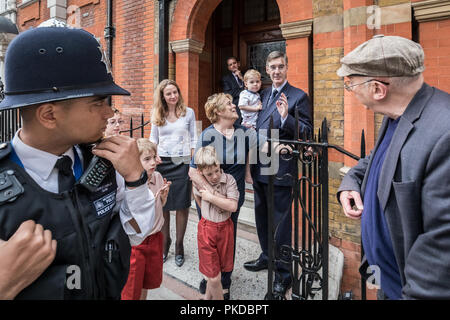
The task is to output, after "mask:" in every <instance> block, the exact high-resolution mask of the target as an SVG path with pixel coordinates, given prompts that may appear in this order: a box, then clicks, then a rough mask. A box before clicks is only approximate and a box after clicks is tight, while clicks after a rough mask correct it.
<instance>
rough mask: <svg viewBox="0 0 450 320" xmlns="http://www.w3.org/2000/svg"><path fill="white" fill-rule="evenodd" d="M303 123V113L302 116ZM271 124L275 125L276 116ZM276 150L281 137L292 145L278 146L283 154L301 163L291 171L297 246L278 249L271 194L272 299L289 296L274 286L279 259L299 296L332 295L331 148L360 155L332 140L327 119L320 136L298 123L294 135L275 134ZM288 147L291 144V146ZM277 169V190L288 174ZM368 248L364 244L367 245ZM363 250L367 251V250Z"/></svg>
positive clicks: (271, 182)
mask: <svg viewBox="0 0 450 320" xmlns="http://www.w3.org/2000/svg"><path fill="white" fill-rule="evenodd" d="M296 123H298V119H296ZM270 128H271V129H272V128H273V119H271V123H270ZM270 131H271V130H269V139H268V140H269V146H270V150H271V151H270V154H271V155H272V156H273V157H278V156H279V155H278V154H275V152H274V148H273V145H274V144H275V143H281V144H285V145H289V146H290V148H291V149H292V151H291V150H289V152H285V154H283V151H282V150H281V151H278V152H279V153H281V155H280V156H281V157H284V158H285V159H286V158H287V157H289V158H291V157H292V158H293V159H292V161H294V162H295V163H296V164H297V165H295V166H294V170H293V172H292V173H290V174H288V176H289V177H290V178H291V180H292V191H293V195H292V198H293V200H292V210H293V211H292V213H293V234H294V239H293V243H292V245H291V246H282V247H281V248H278V249H276V248H277V247H276V244H275V241H274V239H275V232H276V230H277V226H274V220H273V208H274V199H273V197H270V198H269V199H268V208H269V217H268V228H269V235H268V238H269V252H268V254H269V262H268V269H269V270H268V284H267V288H268V291H267V295H266V298H267V299H279V300H282V299H286V297H285V296H280V295H278V294H277V293H275V292H273V273H274V266H275V263H276V262H278V263H285V264H286V265H288V266H289V269H290V270H291V277H292V295H291V298H292V299H293V300H307V299H313V298H314V297H315V295H316V294H318V293H321V298H322V299H323V300H327V299H328V273H329V272H328V270H329V266H328V256H329V251H328V245H329V243H328V235H329V226H328V197H329V190H328V149H329V148H332V149H335V150H337V151H339V152H341V153H343V154H345V155H346V156H349V157H351V158H353V159H355V160H359V159H360V157H358V156H356V155H354V154H352V153H350V152H348V151H346V150H344V149H342V148H341V147H339V146H336V145H332V144H329V143H328V127H327V120H326V119H324V120H323V122H322V126H321V129H320V130H319V132H318V134H317V135H316V136H314V137H312V136H306V135H304V134H300V133H299V130H298V128H296V130H295V133H294V136H295V137H297V138H296V139H294V140H282V139H274V138H272V137H271V136H270ZM364 144H365V142H364V131H363V132H362V140H361V155H362V156H364V153H365V146H364ZM285 150H288V149H285ZM282 178H283V177H277V176H276V175H271V176H269V186H268V188H269V194H272V195H273V194H274V193H273V190H274V181H275V179H282ZM361 248H362V246H361ZM362 255H363V252H362V253H361V256H362ZM361 290H362V298H363V299H365V282H364V281H361Z"/></svg>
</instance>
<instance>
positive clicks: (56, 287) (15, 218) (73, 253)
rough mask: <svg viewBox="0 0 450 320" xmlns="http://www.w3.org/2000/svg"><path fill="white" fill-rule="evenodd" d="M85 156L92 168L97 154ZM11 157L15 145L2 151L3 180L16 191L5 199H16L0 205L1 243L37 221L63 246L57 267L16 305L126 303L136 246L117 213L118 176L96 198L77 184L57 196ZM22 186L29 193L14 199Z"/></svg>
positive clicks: (0, 172) (106, 181)
mask: <svg viewBox="0 0 450 320" xmlns="http://www.w3.org/2000/svg"><path fill="white" fill-rule="evenodd" d="M81 150H82V154H83V160H84V168H86V167H87V166H88V163H89V161H90V160H91V158H92V153H91V152H90V151H89V150H87V149H84V148H82V149H81ZM11 151H12V148H11V146H10V144H8V145H7V146H6V147H5V148H3V149H2V150H0V177H1V176H2V175H3V177H11V179H9V180H8V181H9V184H10V186H9V188H10V189H8V188H3V190H0V193H2V194H3V195H5V194H6V195H8V192H9V194H11V198H10V199H7V200H5V199H4V198H5V197H3V198H2V199H3V201H2V202H0V239H3V240H8V239H9V238H10V237H11V236H12V235H13V234H14V232H15V231H16V230H17V229H18V227H19V226H20V224H21V223H22V222H24V221H26V220H34V221H35V222H36V223H39V224H41V225H42V226H43V227H44V229H48V230H50V231H51V232H52V237H53V239H55V240H56V241H57V251H56V256H55V259H54V261H53V262H52V264H51V265H50V266H49V267H48V268H47V269H46V270H45V271H44V273H43V274H42V275H41V276H40V277H39V278H38V279H37V280H36V281H35V282H33V283H32V284H31V285H30V286H28V287H27V288H25V289H24V290H23V291H22V292H20V293H19V295H18V296H17V297H16V299H52V300H55V299H70V300H72V299H120V294H121V290H122V288H123V286H124V285H125V283H126V281H127V277H128V271H129V263H130V260H129V259H130V252H131V246H130V242H129V239H128V236H127V235H126V234H125V232H124V230H123V227H122V225H121V222H120V218H119V213H118V210H115V212H113V208H114V206H115V204H116V192H117V182H116V174H115V171H114V170H112V171H111V172H110V173H109V174H108V176H106V177H105V179H104V180H103V181H102V183H101V184H100V186H99V187H98V188H97V189H96V191H95V192H90V191H89V190H87V189H86V188H84V187H83V186H81V185H80V184H78V183H77V184H75V186H74V187H73V188H72V190H70V191H68V192H63V193H61V194H56V193H51V192H48V191H46V190H44V189H43V188H41V187H40V186H39V185H38V184H37V183H36V182H35V181H34V180H33V179H32V178H31V177H30V176H29V175H28V174H27V173H26V171H25V169H23V168H22V167H21V166H20V165H19V164H17V163H16V162H14V161H12V160H11V157H10V154H11ZM14 179H17V180H14ZM4 180H5V179H4ZM5 181H6V180H5ZM17 184H20V185H21V186H22V187H23V189H22V192H16V193H14V192H15V191H17V190H20V188H19V187H20V186H17ZM14 187H15V189H14ZM0 189H1V186H0ZM8 190H9V191H8ZM11 190H13V191H11ZM15 194H17V195H15Z"/></svg>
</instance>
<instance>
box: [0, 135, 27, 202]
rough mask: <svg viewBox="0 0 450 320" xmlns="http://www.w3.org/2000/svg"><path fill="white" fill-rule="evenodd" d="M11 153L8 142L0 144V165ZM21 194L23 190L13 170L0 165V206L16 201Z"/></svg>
mask: <svg viewBox="0 0 450 320" xmlns="http://www.w3.org/2000/svg"><path fill="white" fill-rule="evenodd" d="M11 151H12V148H11V144H10V143H9V142H8V143H6V142H3V143H0V163H1V162H2V160H3V159H6V158H7V157H8V156H9V155H10V153H11ZM23 192H24V188H23V186H22V184H21V183H20V182H19V180H17V178H16V177H15V175H14V170H11V169H8V168H4V167H3V165H0V205H2V204H3V203H6V202H12V201H14V200H16V199H17V197H18V196H19V195H21V194H22V193H23Z"/></svg>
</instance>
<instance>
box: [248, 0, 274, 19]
mask: <svg viewBox="0 0 450 320" xmlns="http://www.w3.org/2000/svg"><path fill="white" fill-rule="evenodd" d="M277 19H280V13H279V11H278V5H277V3H276V0H245V2H244V24H246V25H249V24H254V23H261V22H267V21H272V20H277Z"/></svg>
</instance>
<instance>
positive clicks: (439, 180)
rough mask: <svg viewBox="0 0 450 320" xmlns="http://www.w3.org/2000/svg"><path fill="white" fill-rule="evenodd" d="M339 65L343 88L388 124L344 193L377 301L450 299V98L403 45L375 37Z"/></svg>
mask: <svg viewBox="0 0 450 320" xmlns="http://www.w3.org/2000/svg"><path fill="white" fill-rule="evenodd" d="M341 63H342V67H341V68H340V69H339V70H338V71H337V74H338V75H339V76H341V77H345V78H346V81H345V82H344V83H345V88H346V89H347V90H348V91H351V92H353V94H354V95H355V97H356V98H357V99H358V100H359V101H360V102H361V103H362V104H363V105H364V106H365V107H366V108H369V109H371V110H373V111H374V112H379V113H381V114H383V115H384V116H385V117H384V120H383V124H382V126H381V129H380V134H379V137H378V139H377V142H376V145H375V148H374V149H373V150H372V152H371V154H370V155H369V156H368V157H366V158H365V159H361V160H360V161H359V162H358V164H357V165H356V166H355V167H353V168H352V169H351V170H350V171H349V172H348V174H347V175H346V176H345V177H344V179H343V181H342V184H341V186H340V188H339V190H338V199H339V201H340V202H341V204H342V207H343V209H344V213H345V215H346V216H347V217H349V218H352V219H360V218H361V238H362V244H363V248H364V251H365V257H364V260H363V264H362V266H361V268H360V271H361V274H362V275H363V277H364V278H366V279H367V277H368V276H369V275H370V274H371V273H372V272H375V273H379V274H375V277H374V278H376V279H378V278H379V279H380V283H377V284H378V285H380V287H381V289H380V290H379V298H384V299H450V276H449V275H450V156H449V155H450V121H449V120H450V96H449V95H448V94H447V93H446V92H443V91H441V90H439V89H437V88H434V87H430V86H429V85H427V84H426V83H424V78H423V75H422V72H423V71H424V53H423V50H422V47H421V46H420V45H419V44H417V43H415V42H413V41H411V40H408V39H405V38H402V37H397V36H383V35H377V36H375V37H374V38H373V39H371V40H369V41H367V42H365V43H363V44H361V45H360V46H359V47H357V48H356V49H354V50H353V51H352V52H350V53H349V54H347V55H346V56H345V57H344V58H343V59H342V60H341ZM368 266H371V267H370V270H368ZM378 276H379V277H378Z"/></svg>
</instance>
